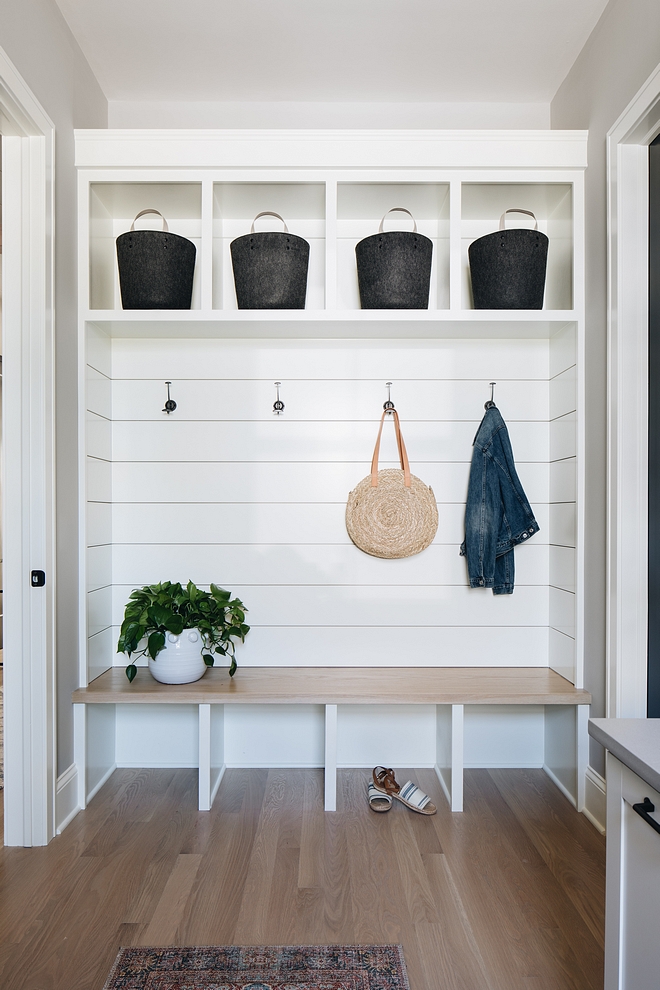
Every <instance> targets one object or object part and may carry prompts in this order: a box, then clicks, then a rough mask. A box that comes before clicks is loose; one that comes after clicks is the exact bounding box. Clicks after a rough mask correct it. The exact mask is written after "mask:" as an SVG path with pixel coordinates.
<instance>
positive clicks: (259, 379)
mask: <svg viewBox="0 0 660 990" xmlns="http://www.w3.org/2000/svg"><path fill="white" fill-rule="evenodd" d="M571 354H572V357H571ZM574 363H575V358H574V343H573V340H572V337H571V334H570V332H566V331H565V332H563V334H561V335H559V337H557V338H555V339H554V340H552V341H550V342H549V341H548V340H518V339H516V340H508V339H506V340H503V339H499V340H492V341H485V340H479V341H474V340H437V341H421V340H413V341H407V342H403V341H392V340H383V341H342V340H337V341H297V340H278V341H272V342H265V341H257V340H245V341H231V340H201V339H191V340H186V341H182V340H164V339H158V340H147V339H133V340H131V339H113V340H110V339H109V338H107V337H105V336H104V335H103V334H102V333H101V332H100V331H98V330H96V329H95V328H93V327H92V328H91V329H90V331H89V337H88V365H89V368H88V386H89V387H88V408H89V413H88V417H89V419H88V423H89V430H88V478H89V481H88V500H89V501H88V544H89V550H88V619H89V668H90V677H92V676H95V674H97V673H99V672H100V671H101V670H103V669H105V668H107V667H108V666H109V665H111V664H113V663H116V664H119V665H122V666H123V665H124V664H125V658H124V657H123V656H122V655H117V654H116V653H115V649H116V639H117V635H118V629H119V624H120V622H121V617H122V612H123V606H124V604H125V602H126V600H127V598H128V595H129V594H130V591H131V590H132V589H133V588H135V587H138V586H141V585H142V584H146V583H151V582H155V581H159V580H162V579H170V580H181V581H187V580H188V578H191V579H192V580H193V581H195V583H197V584H200V585H208V583H209V582H211V581H213V582H215V583H218V584H220V585H222V586H223V587H225V588H227V589H229V590H231V591H232V592H233V593H234V594H237V595H239V596H240V597H241V598H242V599H243V601H244V602H245V604H246V605H247V607H248V609H249V614H248V621H249V623H250V625H251V626H252V630H251V632H250V634H249V636H248V638H247V641H246V644H245V645H244V646H242V647H239V650H238V660H239V665H243V666H247V665H273V666H278V665H286V666H296V665H309V666H326V665H338V666H342V665H346V666H350V665H358V664H359V665H371V666H383V665H397V666H400V665H404V666H406V665H407V666H422V665H429V666H435V665H440V666H443V665H444V666H451V665H457V664H461V665H468V666H488V665H506V666H547V665H549V664H550V665H551V666H555V667H557V668H558V669H561V672H562V673H564V672H566V671H567V670H568V669H569V667H571V669H572V664H573V659H572V657H573V654H572V653H571V649H572V644H573V642H574V641H573V639H571V636H574V629H573V627H572V626H571V621H572V620H571V616H572V614H573V611H572V610H571V607H570V605H571V603H572V600H573V599H574V579H573V585H571V575H572V574H573V573H574V559H573V558H574V554H575V551H574V549H573V547H574V544H575V540H574V537H573V539H572V544H571V540H570V539H569V534H570V533H572V532H574V524H573V527H572V528H571V526H572V524H571V520H572V519H574V505H573V508H571V503H572V502H573V501H574V491H573V490H572V489H570V485H569V477H568V476H569V474H570V472H569V469H568V468H567V464H568V463H569V461H570V459H571V458H572V459H573V462H574V454H575V449H574V440H573V447H572V448H570V429H571V427H568V428H567V424H570V423H573V426H572V429H573V435H574V419H575V417H574V413H573V414H572V416H571V409H572V410H574V409H575V400H574V394H575V388H574V382H573V380H572V379H571V368H572V367H573V366H574ZM165 380H171V381H172V382H173V385H172V396H173V398H175V399H176V401H177V403H178V408H177V410H176V412H175V413H173V414H172V415H171V416H167V415H165V414H164V413H162V411H161V410H162V408H163V403H164V399H165V397H166V396H165V387H164V384H163V383H164V381H165ZM275 380H280V381H282V382H283V385H282V398H283V400H284V402H285V405H286V408H285V412H284V414H283V415H282V416H281V417H275V416H274V415H273V413H272V404H273V401H274V398H275V390H274V387H273V382H274V381H275ZM387 380H391V381H393V382H394V386H393V390H392V393H393V399H394V401H395V402H396V405H397V408H398V410H399V413H400V416H401V420H402V425H403V430H404V436H405V439H406V444H407V447H408V452H409V455H410V460H411V466H412V470H413V472H414V473H415V474H417V475H418V476H419V477H421V478H422V479H423V480H424V481H426V482H427V483H429V484H430V485H431V486H432V487H433V490H434V492H435V494H436V497H437V499H438V503H439V516H440V525H439V530H438V534H437V537H436V539H435V541H434V543H433V544H432V546H431V547H429V548H428V549H427V550H426V551H424V552H423V553H422V554H419V555H418V556H416V557H412V558H408V559H405V560H400V561H391V560H380V559H376V558H372V557H368V556H367V555H365V554H363V553H362V552H361V551H359V550H358V549H357V548H355V547H354V546H353V545H352V543H351V542H350V540H349V538H348V535H347V533H346V528H345V523H344V510H345V504H346V497H347V494H348V492H349V490H350V489H351V488H352V487H353V486H354V485H355V484H356V483H357V482H358V481H359V480H360V479H361V478H362V477H364V476H365V474H366V473H367V472H368V469H369V463H370V459H371V453H372V450H373V444H374V441H375V436H376V430H377V421H378V417H379V413H380V411H381V409H382V403H383V400H384V398H385V389H384V382H385V381H387ZM491 380H494V381H496V382H497V390H496V400H497V403H498V406H499V408H500V410H501V412H502V414H503V415H504V417H505V419H506V421H507V424H508V427H509V432H510V436H511V441H512V444H513V449H514V453H515V456H516V463H517V467H518V471H519V474H520V477H521V480H522V483H523V486H524V487H525V490H526V492H527V495H528V497H529V498H530V501H531V502H532V506H533V509H534V512H535V514H536V516H537V519H538V521H539V523H540V526H541V531H540V533H538V534H537V535H536V536H535V537H534V539H533V540H532V541H531V542H530V543H529V544H527V545H525V546H524V547H520V548H519V549H518V550H517V551H516V570H517V575H516V590H515V592H514V594H513V595H512V596H497V597H496V596H493V595H492V593H491V592H490V591H481V590H470V589H469V588H468V587H467V579H466V569H465V563H464V560H463V558H460V557H459V556H458V547H459V544H460V542H461V540H462V537H463V513H464V505H465V495H466V489H467V479H468V472H469V463H470V457H471V453H472V446H471V445H472V440H473V437H474V434H475V432H476V429H477V426H478V424H479V421H480V419H481V416H482V415H483V404H484V401H485V400H486V399H487V398H488V395H489V388H488V382H489V381H491ZM571 382H573V384H572V385H571ZM571 388H572V392H571ZM571 395H572V396H573V398H572V400H571V398H570V396H571ZM571 402H572V407H571ZM394 458H395V445H394V438H393V431H392V429H391V427H390V429H389V430H388V431H387V436H386V439H385V442H384V445H383V461H382V465H383V466H387V465H391V464H393V463H394ZM572 476H573V477H574V472H573V475H572ZM573 488H574V486H573ZM571 491H573V494H572V495H571ZM569 496H570V497H569ZM567 550H568V554H569V556H568V557H567V554H566V551H567ZM570 554H572V556H570ZM571 568H572V569H571ZM566 647H568V649H566ZM168 711H170V714H169V716H168V715H167V713H165V714H164V715H163V716H162V722H163V724H162V726H161V730H160V736H158V733H156V735H157V736H158V738H160V739H161V744H160V748H158V746H156V749H157V750H158V752H159V753H160V754H161V756H160V757H159V759H162V761H163V762H164V763H167V762H168V747H171V748H172V749H173V750H174V748H176V753H177V754H178V759H179V762H180V760H181V759H184V762H185V761H186V760H187V759H188V757H185V756H184V757H182V755H181V754H182V753H184V752H186V751H187V749H188V750H190V751H191V752H194V745H193V743H194V740H193V739H192V737H190V738H189V736H190V732H192V731H193V729H192V728H191V727H190V726H192V724H193V723H192V722H191V720H190V719H189V718H188V715H187V714H186V713H185V712H183V711H182V712H181V713H180V718H179V721H178V723H177V724H178V726H179V729H178V730H177V731H178V733H179V734H178V736H177V733H176V732H173V726H174V724H175V722H176V720H177V716H176V714H175V713H172V711H171V710H168ZM280 714H281V719H280V722H281V726H284V724H285V723H286V721H287V719H288V718H289V715H288V714H287V713H286V712H282V713H280ZM374 714H375V715H376V714H377V713H374ZM389 714H390V715H391V716H392V715H393V713H389ZM138 715H139V713H137V712H136V711H134V712H133V714H131V713H130V712H128V711H122V710H121V708H120V709H118V716H117V718H118V721H117V729H118V731H117V762H118V763H119V765H122V764H123V765H126V764H129V763H131V762H133V763H134V764H135V765H152V764H153V761H154V759H155V758H154V756H153V753H150V755H147V754H145V753H144V752H142V753H141V752H140V745H139V743H138V741H137V737H141V735H144V737H145V738H146V732H145V733H141V730H137V735H136V724H137V722H138ZM159 717H160V716H159ZM277 717H278V716H277V715H276V713H272V715H269V718H277ZM299 717H300V726H299V729H300V731H299V732H298V733H297V738H298V743H297V744H296V746H293V744H292V746H293V748H292V746H289V748H288V749H287V747H286V745H283V752H282V753H278V754H277V755H273V754H272V753H270V751H269V753H268V758H271V759H275V760H277V762H278V763H279V764H283V763H284V764H285V763H287V762H289V763H299V764H305V763H307V764H314V763H315V762H318V753H317V750H318V748H319V746H320V736H319V733H318V725H319V718H320V713H314V712H312V713H311V714H310V713H307V714H306V715H305V714H304V713H302V712H300V716H299ZM409 717H410V715H409V713H406V712H403V711H400V712H399V713H398V716H397V718H394V720H392V718H388V719H383V718H380V719H379V718H374V724H373V726H371V728H370V733H369V734H368V738H369V740H370V741H369V743H368V744H367V741H366V738H365V730H364V724H365V723H364V719H357V718H356V717H355V716H353V718H352V722H351V716H350V715H347V716H346V725H347V728H346V732H347V733H348V734H347V735H346V737H345V738H346V740H347V742H346V743H345V746H346V752H344V753H343V754H340V756H342V758H343V761H344V762H345V763H347V764H350V763H354V764H355V763H357V764H360V763H364V764H368V763H370V762H373V761H371V755H372V751H373V749H374V746H375V747H376V749H378V752H379V753H380V754H381V758H380V759H379V760H378V762H382V760H383V759H385V760H387V759H388V758H389V759H390V761H391V762H392V763H394V764H395V765H396V764H397V763H398V764H399V765H401V763H402V762H409V763H410V762H415V763H417V764H420V763H424V762H426V763H429V762H432V754H431V752H430V750H431V749H432V739H433V732H432V728H431V727H432V722H433V718H432V713H431V712H429V713H427V715H424V714H423V713H418V718H417V722H416V725H417V731H416V732H414V733H410V732H409V727H408V725H407V719H409ZM250 718H252V719H253V720H255V723H259V724H261V723H263V719H264V716H263V711H262V713H261V715H259V713H258V712H255V713H250V712H248V711H241V712H238V711H234V712H228V715H227V739H228V754H227V755H228V760H229V762H230V763H234V765H239V764H241V763H242V764H243V765H253V763H254V761H255V760H256V759H257V756H256V755H255V751H254V750H255V745H256V750H259V742H258V736H259V733H257V742H256V744H252V745H250V744H248V743H247V742H246V739H247V734H246V733H245V732H241V731H240V729H241V724H242V725H243V728H245V725H246V724H247V722H246V720H249V719H250ZM471 719H472V722H473V724H474V726H475V731H474V733H473V735H472V736H470V724H471ZM489 719H490V721H488V720H486V723H484V719H483V713H479V712H477V711H475V712H474V713H472V714H471V713H470V712H469V711H468V712H467V713H466V721H467V727H468V730H467V731H468V735H467V740H466V746H467V753H468V762H472V763H474V764H475V765H500V766H504V765H516V764H521V765H525V764H526V765H538V764H539V763H541V762H542V750H543V717H542V712H540V711H537V712H534V711H529V712H528V711H518V712H516V713H513V712H511V711H510V710H501V711H500V710H493V711H492V712H490V713H489ZM498 719H499V720H500V723H501V727H502V728H503V729H504V730H505V731H504V732H503V733H500V736H499V737H498V738H500V737H501V748H502V752H501V753H500V752H499V751H498V749H497V745H496V746H495V748H493V746H494V744H493V739H494V738H495V736H494V735H493V733H492V727H493V725H494V724H495V723H496V722H497V720H498ZM516 719H517V720H518V722H516ZM241 720H242V722H241ZM427 722H428V725H427V724H426V723H427ZM523 722H525V726H524V728H523ZM394 723H396V724H397V725H398V724H399V723H400V726H399V735H400V739H404V738H405V739H409V738H412V739H413V743H412V744H409V743H406V745H405V746H404V747H403V749H402V747H401V746H398V747H397V746H396V745H395V744H394V743H393V742H392V739H393V738H394V737H396V735H397V733H396V732H394V733H393V732H392V725H393V724H394ZM351 724H352V725H353V729H352V730H350V725H351ZM518 724H519V725H520V727H521V728H520V732H519V738H518V737H516V731H517V730H516V729H515V725H518ZM484 725H487V726H488V728H487V729H486V728H484V727H483V726H484ZM131 726H132V728H131ZM186 726H187V728H186ZM120 729H121V731H120ZM349 730H350V731H349ZM155 731H156V729H155V727H154V726H152V727H151V729H150V735H151V737H152V739H153V732H155ZM351 732H352V735H351ZM186 733H187V735H186ZM374 733H375V735H374ZM379 733H380V737H379ZM496 735H497V734H496ZM427 736H428V739H427ZM175 738H176V740H177V742H176V746H175V744H174V743H173V742H172V740H173V739H175ZM270 738H271V739H272V738H273V737H272V734H271V735H270ZM185 740H187V742H185ZM351 740H353V741H354V743H355V745H354V746H353V748H352V749H351ZM498 745H499V744H498ZM281 748H282V747H281ZM294 750H295V752H294ZM404 750H405V754H404ZM427 751H428V752H427ZM287 752H288V753H289V758H288V761H287V757H286V753H287ZM170 755H172V756H174V755H175V754H174V752H173V753H172V754H170ZM404 755H405V757H406V760H405V761H402V760H398V759H396V757H397V756H404ZM156 762H158V761H156ZM259 762H261V763H262V764H263V765H266V757H265V756H264V754H263V752H262V754H261V760H260V761H259Z"/></svg>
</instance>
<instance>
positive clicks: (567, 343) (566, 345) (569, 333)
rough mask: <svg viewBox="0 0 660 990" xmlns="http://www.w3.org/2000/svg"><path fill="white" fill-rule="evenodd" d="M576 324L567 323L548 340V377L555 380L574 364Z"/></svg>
mask: <svg viewBox="0 0 660 990" xmlns="http://www.w3.org/2000/svg"><path fill="white" fill-rule="evenodd" d="M576 342H577V324H575V323H569V324H567V325H566V326H565V327H564V328H563V329H561V330H560V331H559V332H558V333H556V334H555V335H554V336H553V337H552V338H551V339H550V353H549V361H550V363H549V377H550V378H551V379H552V378H556V376H557V375H561V373H562V372H563V371H566V370H567V369H568V368H571V367H572V366H573V365H574V364H575V356H576Z"/></svg>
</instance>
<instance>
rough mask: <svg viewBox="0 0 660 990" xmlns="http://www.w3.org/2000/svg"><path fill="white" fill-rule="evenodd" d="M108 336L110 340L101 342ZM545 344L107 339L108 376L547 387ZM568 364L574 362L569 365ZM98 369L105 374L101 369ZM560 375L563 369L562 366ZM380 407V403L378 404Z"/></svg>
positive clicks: (518, 342) (441, 341)
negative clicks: (455, 381)
mask: <svg viewBox="0 0 660 990" xmlns="http://www.w3.org/2000/svg"><path fill="white" fill-rule="evenodd" d="M106 339H107V338H106ZM548 349H549V348H548V341H547V340H524V339H523V340H516V341H515V342H513V343H512V341H510V340H501V339H498V340H483V339H480V340H479V341H478V343H477V345H476V346H475V342H474V341H473V340H468V339H453V338H452V339H450V340H435V341H428V340H414V339H413V340H368V341H365V340H361V341H351V342H350V343H347V341H345V340H307V341H299V340H276V341H265V340H249V339H247V340H240V341H237V340H202V339H196V338H194V337H191V338H190V339H186V340H185V345H184V346H182V344H181V341H180V340H172V339H167V338H159V339H157V340H148V339H146V338H135V339H122V338H117V339H114V340H113V341H112V377H113V378H114V379H131V378H132V379H138V380H140V379H145V378H151V379H155V380H160V379H162V380H163V381H165V380H167V379H169V378H175V377H176V376H179V378H181V379H185V378H188V379H193V380H194V379H197V378H199V377H204V378H208V377H212V378H224V379H245V380H249V379H261V380H264V381H276V380H279V379H281V380H282V381H286V380H287V379H331V380H341V379H353V380H355V381H361V380H367V381H379V380H382V381H383V382H385V381H389V380H390V379H391V380H393V381H396V380H397V378H400V379H402V380H403V379H412V380H419V381H424V380H428V379H451V378H458V377H460V378H466V379H470V380H479V379H483V380H484V382H486V383H488V382H489V381H491V380H492V379H495V380H498V379H499V378H502V379H503V380H515V379H517V378H520V379H523V380H525V381H527V380H538V381H542V382H545V383H547V381H548V378H549V377H550V376H549V374H548V367H549V365H548ZM571 363H573V362H571ZM99 370H103V369H99ZM559 370H562V371H563V370H565V368H561V369H559ZM381 404H382V400H381Z"/></svg>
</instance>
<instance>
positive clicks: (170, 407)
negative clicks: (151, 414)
mask: <svg viewBox="0 0 660 990" xmlns="http://www.w3.org/2000/svg"><path fill="white" fill-rule="evenodd" d="M165 384H166V385H167V401H166V403H165V406H164V407H163V412H164V413H167V415H168V416H169V414H170V413H172V412H174V410H175V409H176V402H175V401H174V399H171V398H170V385H171V384H172V382H165Z"/></svg>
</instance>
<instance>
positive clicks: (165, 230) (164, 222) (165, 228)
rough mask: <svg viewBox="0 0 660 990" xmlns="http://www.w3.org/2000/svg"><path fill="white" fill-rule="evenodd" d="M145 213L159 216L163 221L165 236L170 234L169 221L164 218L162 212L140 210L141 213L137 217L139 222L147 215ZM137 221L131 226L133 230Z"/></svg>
mask: <svg viewBox="0 0 660 990" xmlns="http://www.w3.org/2000/svg"><path fill="white" fill-rule="evenodd" d="M145 213H155V214H156V215H157V216H159V217H160V219H161V220H162V221H163V232H164V233H165V234H167V233H169V229H170V228H169V227H168V226H167V220H166V219H165V217H164V216H163V214H162V213H161V212H160V210H140V212H139V213H138V215H137V216H136V218H135V220H139V219H140V217H143V216H144V215H145ZM135 220H134V221H133V223H132V224H131V230H135Z"/></svg>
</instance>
